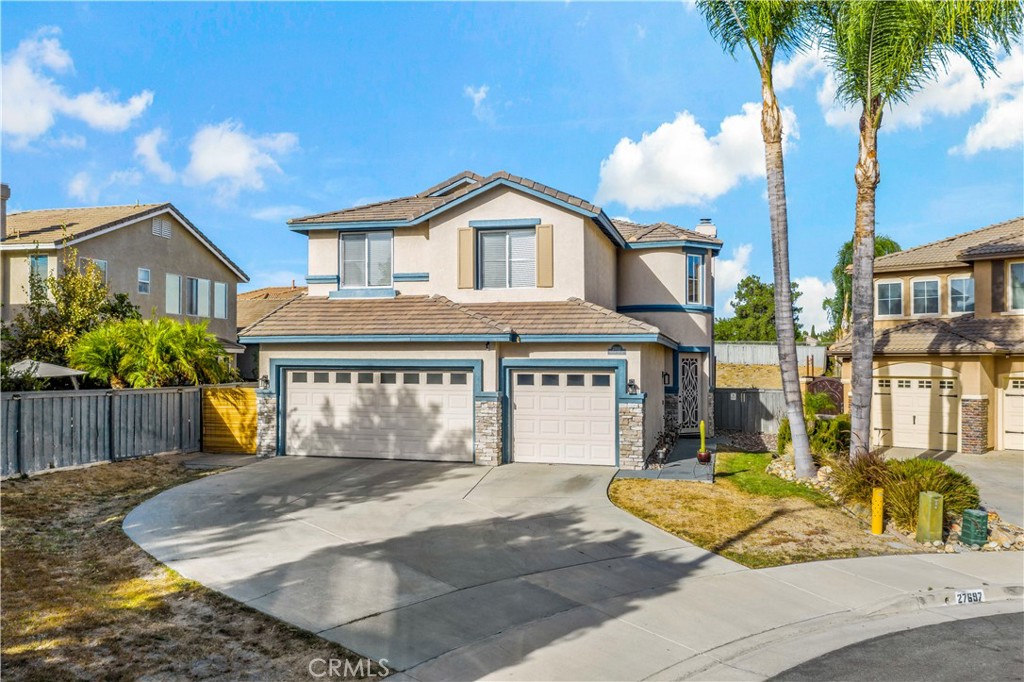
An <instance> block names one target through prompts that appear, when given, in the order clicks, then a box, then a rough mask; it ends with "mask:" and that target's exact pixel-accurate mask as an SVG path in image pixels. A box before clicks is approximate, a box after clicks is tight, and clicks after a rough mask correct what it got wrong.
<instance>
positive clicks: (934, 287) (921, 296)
mask: <svg viewBox="0 0 1024 682" xmlns="http://www.w3.org/2000/svg"><path fill="white" fill-rule="evenodd" d="M912 286H913V289H912V292H913V294H914V297H913V300H914V302H913V306H914V307H913V311H914V314H915V315H938V314H939V280H937V279H923V280H918V281H917V282H914V283H913V285H912Z"/></svg>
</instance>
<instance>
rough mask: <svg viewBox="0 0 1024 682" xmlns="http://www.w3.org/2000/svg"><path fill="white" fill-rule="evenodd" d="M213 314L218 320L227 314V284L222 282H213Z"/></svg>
mask: <svg viewBox="0 0 1024 682" xmlns="http://www.w3.org/2000/svg"><path fill="white" fill-rule="evenodd" d="M213 316H214V317H215V318H217V319H218V320H223V319H225V318H227V316H228V285H227V284H225V283H224V282H214V283H213Z"/></svg>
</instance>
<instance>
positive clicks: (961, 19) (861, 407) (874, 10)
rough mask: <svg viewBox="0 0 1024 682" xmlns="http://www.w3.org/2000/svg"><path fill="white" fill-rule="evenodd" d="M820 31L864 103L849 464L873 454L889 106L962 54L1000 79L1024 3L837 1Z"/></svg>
mask: <svg viewBox="0 0 1024 682" xmlns="http://www.w3.org/2000/svg"><path fill="white" fill-rule="evenodd" d="M815 10H816V11H815V12H814V15H815V18H816V22H815V23H816V24H817V25H818V27H819V28H820V31H819V35H820V40H821V44H822V48H823V49H824V52H825V55H826V59H827V60H828V61H829V62H830V64H831V66H832V69H833V71H834V72H835V77H836V81H837V85H838V89H837V98H838V99H839V100H840V101H843V102H846V103H849V104H854V105H859V106H860V109H861V116H860V139H859V153H858V156H857V165H856V169H855V171H854V179H855V181H856V186H857V200H856V211H855V217H854V231H853V291H852V298H853V306H852V307H853V347H852V354H853V358H852V384H853V385H852V389H853V390H852V396H851V400H850V421H851V433H850V456H851V457H859V456H862V455H865V454H867V453H868V451H869V449H870V433H871V423H870V419H871V375H872V355H873V350H874V285H873V278H874V256H875V243H874V242H875V190H876V188H877V187H878V182H879V180H880V178H881V176H880V174H879V165H878V130H879V128H880V127H881V125H882V115H883V113H884V112H885V109H886V107H891V106H892V105H893V104H895V103H898V102H902V101H905V100H906V99H907V98H908V97H909V96H910V95H912V94H913V93H915V92H917V91H918V90H920V89H921V88H922V87H923V86H924V85H925V84H926V83H927V82H929V81H931V80H933V79H934V78H935V77H936V76H937V75H938V74H939V71H940V70H942V69H945V67H946V63H947V60H948V59H949V57H950V56H952V55H960V56H961V57H964V58H965V59H967V61H968V62H969V63H970V64H971V66H972V67H973V68H974V70H975V72H976V73H977V74H978V77H979V78H982V79H984V77H985V76H986V75H988V74H990V73H994V72H995V60H996V57H997V55H998V51H999V50H1000V49H1002V50H1006V51H1008V50H1009V49H1010V47H1011V43H1012V42H1013V41H1014V40H1016V39H1018V37H1019V35H1020V31H1021V14H1022V7H1021V3H1020V2H1019V0H1012V1H1009V2H1007V1H1004V0H977V1H970V0H942V1H934V2H929V1H924V0H831V1H825V2H821V3H818V4H817V5H815Z"/></svg>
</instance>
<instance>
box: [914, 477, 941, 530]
mask: <svg viewBox="0 0 1024 682" xmlns="http://www.w3.org/2000/svg"><path fill="white" fill-rule="evenodd" d="M917 499H918V502H917V541H918V542H935V541H936V540H938V541H939V542H941V541H942V495H940V494H938V493H936V492H932V491H930V490H928V491H925V492H923V493H921V494H920V496H918V498H917Z"/></svg>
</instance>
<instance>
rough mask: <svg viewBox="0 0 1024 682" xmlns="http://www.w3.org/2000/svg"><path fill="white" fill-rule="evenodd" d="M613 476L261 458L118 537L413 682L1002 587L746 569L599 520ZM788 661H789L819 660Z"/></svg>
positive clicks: (158, 504)
mask: <svg viewBox="0 0 1024 682" xmlns="http://www.w3.org/2000/svg"><path fill="white" fill-rule="evenodd" d="M613 475H614V470H611V469H608V468H603V467H576V466H548V465H528V464H513V465H507V466H502V467H497V468H493V469H490V468H483V467H476V466H472V465H455V464H433V463H418V462H381V461H371V460H344V459H316V458H308V459H301V458H276V459H270V460H266V461H262V462H259V463H256V464H252V465H249V466H246V467H243V468H240V469H235V470H232V471H228V472H225V473H222V474H218V475H216V476H210V477H207V478H204V479H201V480H198V481H194V482H192V483H188V484H186V485H183V486H180V487H177V488H174V489H171V490H168V491H166V492H164V493H161V494H160V495H158V496H156V497H154V498H153V499H151V500H149V501H147V502H145V503H144V504H142V505H140V506H139V507H138V508H136V509H135V510H134V511H132V513H131V514H130V515H129V516H128V517H127V518H126V519H125V522H124V527H125V530H126V532H127V533H128V535H129V536H130V537H131V538H132V539H133V540H135V542H137V543H138V544H140V545H141V546H142V547H143V548H144V549H145V550H146V551H147V552H149V553H150V554H152V555H153V556H155V557H156V558H157V559H158V560H160V561H162V562H164V563H166V564H168V565H169V566H170V567H171V568H173V569H175V570H176V571H178V572H180V573H181V574H183V575H185V576H186V577H189V578H192V579H195V580H198V581H199V582H201V583H203V584H205V585H207V586H209V587H211V588H213V589H216V590H218V591H220V592H223V593H225V594H227V595H228V596H230V597H233V598H234V599H236V600H238V601H241V602H245V603H247V604H248V605H250V606H252V607H254V608H257V609H259V610H261V611H264V612H266V613H269V614H271V615H273V616H276V617H277V618H280V619H282V620H285V621H288V622H290V623H293V624H295V625H297V626H299V627H302V628H305V629H308V630H311V631H313V632H316V633H317V634H319V635H320V636H322V637H324V638H326V639H329V640H333V641H336V642H339V643H340V644H342V645H344V646H346V647H348V648H350V649H352V650H353V651H356V652H359V653H360V654H363V655H365V656H369V657H372V658H386V659H388V661H389V667H390V668H392V669H399V670H403V669H404V670H406V672H407V674H408V675H409V676H411V677H413V678H415V679H421V680H429V679H469V678H480V677H497V678H502V679H556V678H558V679H643V678H646V677H649V676H657V677H659V678H660V677H665V678H674V677H682V676H685V675H687V674H694V673H700V672H701V671H704V672H705V673H707V672H711V670H712V668H710V666H714V665H720V661H722V660H724V659H723V658H722V656H721V655H718V654H716V652H719V653H721V652H724V651H726V650H728V649H729V647H733V648H735V647H736V646H737V643H742V642H744V641H747V640H749V641H751V642H753V641H754V639H750V638H755V639H756V637H760V638H761V639H764V638H765V637H766V635H765V633H771V632H783V631H784V629H785V628H787V627H788V628H794V627H799V626H800V624H807V623H816V622H818V621H822V620H827V619H830V618H831V619H834V618H836V617H837V616H842V615H844V614H850V613H853V612H858V613H860V612H866V610H867V609H875V608H878V607H881V606H884V605H885V604H886V603H890V602H893V601H894V600H898V599H900V598H905V597H906V595H907V594H913V593H915V592H918V591H922V592H924V591H927V593H928V594H929V595H930V596H931V597H936V596H941V594H942V592H933V590H946V589H948V588H952V587H965V586H976V585H978V584H980V582H981V581H982V580H983V579H984V580H988V581H992V580H995V581H996V582H1001V583H1008V584H1019V582H1020V577H1019V576H1020V575H1021V573H1020V569H1021V565H1020V563H1021V562H1020V558H1019V557H1020V555H1019V554H1016V555H1015V556H1016V557H1017V558H1016V559H1013V558H1012V557H1013V556H1014V555H1010V554H1006V555H1004V556H1006V557H1011V559H1006V558H1002V559H1000V558H999V557H998V556H996V555H984V556H982V555H975V557H974V558H973V559H972V557H940V556H921V557H912V556H899V557H896V556H894V557H884V558H880V559H867V560H851V561H852V562H858V563H857V564H856V569H857V570H856V571H854V570H853V564H852V563H851V561H839V562H820V563H817V564H805V565H799V566H787V567H781V568H778V569H769V570H761V571H751V570H748V569H745V568H743V567H742V566H740V565H738V564H735V563H733V562H731V561H728V560H726V559H723V558H721V557H719V556H717V555H715V554H711V553H709V552H706V551H704V550H702V549H700V548H697V547H694V546H693V545H690V544H688V543H686V542H683V541H681V540H679V539H677V538H675V537H673V536H671V535H669V534H667V533H664V532H662V531H660V530H658V529H656V528H654V527H652V526H649V525H648V524H646V523H644V522H642V521H640V520H638V519H636V518H634V517H632V516H630V515H629V514H626V513H624V512H622V511H620V510H618V509H616V508H615V507H614V506H612V505H611V503H610V502H609V501H608V499H607V496H606V488H607V485H608V482H609V481H610V479H611V477H612V476H613ZM984 559H988V560H989V561H988V563H979V561H978V560H984ZM951 562H955V565H954V564H953V563H951ZM855 573H856V575H855ZM991 593H992V589H991V588H990V594H991ZM780 629H781V630H780ZM844 643H847V642H837V643H835V646H841V645H842V644H844ZM744 650H745V649H744ZM736 651H739V650H736ZM803 653H806V655H805V656H803V657H798V658H793V657H792V656H790V657H789V659H788V660H789V661H790V663H789V665H792V664H793V663H795V662H798V660H803V659H804V658H806V657H809V656H812V655H816V654H817V653H820V651H813V650H810V649H808V650H807V651H806V652H803ZM787 667H788V666H787ZM733 670H734V672H738V669H733ZM779 670H781V668H779ZM744 672H749V671H744ZM776 672H777V671H776ZM714 674H715V675H718V676H721V671H718V672H715V673H714ZM748 676H749V675H748ZM758 676H759V675H758V674H755V675H754V677H758Z"/></svg>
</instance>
